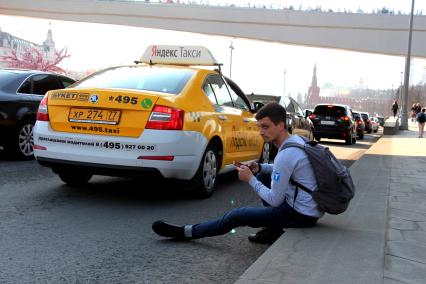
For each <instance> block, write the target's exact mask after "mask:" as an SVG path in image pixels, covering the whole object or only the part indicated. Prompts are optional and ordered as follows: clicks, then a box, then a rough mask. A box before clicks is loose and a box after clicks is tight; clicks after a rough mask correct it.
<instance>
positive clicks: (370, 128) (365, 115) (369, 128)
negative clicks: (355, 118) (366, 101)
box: [361, 112, 373, 133]
mask: <svg viewBox="0 0 426 284" xmlns="http://www.w3.org/2000/svg"><path fill="white" fill-rule="evenodd" d="M361 117H362V119H363V120H364V123H365V131H367V133H371V132H373V126H372V125H371V120H370V114H369V113H368V112H361Z"/></svg>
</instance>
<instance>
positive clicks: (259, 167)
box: [152, 103, 324, 244]
mask: <svg viewBox="0 0 426 284" xmlns="http://www.w3.org/2000/svg"><path fill="white" fill-rule="evenodd" d="M256 120H257V124H258V126H259V131H260V135H261V136H262V137H263V138H264V140H265V141H267V142H272V143H273V144H274V145H275V146H276V147H277V148H278V149H280V148H281V147H282V146H283V145H284V144H285V143H289V142H295V143H299V144H302V145H303V144H304V143H305V141H304V140H303V139H302V138H301V137H299V136H295V135H291V134H290V133H289V132H288V131H287V126H286V124H285V121H286V111H285V109H284V108H283V107H282V106H281V105H279V104H277V103H270V104H267V105H265V106H264V107H262V108H261V109H260V110H259V111H258V113H257V114H256ZM237 170H238V176H239V179H240V180H241V181H244V182H247V183H248V184H250V186H251V187H252V188H253V190H254V191H255V192H256V193H257V194H258V195H259V197H260V198H261V199H262V201H263V202H264V205H266V206H263V207H242V208H236V209H233V210H231V211H229V212H228V213H226V214H225V215H223V216H222V217H219V218H217V219H214V220H211V221H206V222H201V223H198V224H194V225H185V226H176V225H172V224H169V223H166V222H165V221H163V220H160V221H156V222H154V223H153V224H152V229H153V231H154V232H155V233H157V234H158V235H160V236H163V237H172V238H180V239H188V240H189V239H199V238H204V237H212V236H217V235H223V234H226V233H228V232H230V231H231V230H232V229H234V228H237V227H241V226H249V227H252V228H263V229H262V230H260V231H259V232H257V233H256V234H255V235H251V236H249V240H250V241H253V242H258V243H269V244H270V243H273V242H274V241H275V240H276V239H277V238H278V237H279V236H280V235H281V234H282V233H283V228H290V227H291V228H302V227H310V226H313V225H315V224H316V222H317V220H318V219H319V218H321V217H322V216H323V214H324V213H323V212H322V211H321V210H320V209H319V208H318V204H317V203H316V202H315V201H314V200H313V199H312V196H311V195H310V194H309V193H306V192H305V191H303V190H299V191H298V194H297V195H296V187H295V186H294V185H292V184H291V183H290V177H291V178H293V179H294V180H295V181H297V182H298V183H300V184H302V185H304V186H306V187H307V188H309V189H311V190H313V191H315V190H316V189H317V182H316V179H315V175H314V172H313V169H312V166H311V164H310V162H309V160H308V157H307V155H306V153H305V152H304V151H303V150H302V149H298V148H295V147H289V148H286V149H284V150H282V151H278V154H277V156H276V157H275V161H274V164H273V165H272V164H258V163H256V162H251V163H250V164H248V165H240V166H239V167H237ZM256 174H257V176H258V178H257V177H256V176H255V175H256ZM265 175H267V176H268V177H270V178H268V180H265ZM261 176H263V177H261ZM259 179H261V180H264V183H265V184H264V183H262V182H261V181H259ZM269 181H270V184H268V183H269ZM295 195H296V196H295Z"/></svg>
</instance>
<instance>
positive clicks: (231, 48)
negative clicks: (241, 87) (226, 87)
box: [229, 41, 234, 78]
mask: <svg viewBox="0 0 426 284" xmlns="http://www.w3.org/2000/svg"><path fill="white" fill-rule="evenodd" d="M229 49H230V50H231V58H230V60H229V78H232V51H233V50H234V46H233V45H232V41H231V45H230V46H229Z"/></svg>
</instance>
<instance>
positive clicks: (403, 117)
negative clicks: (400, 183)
mask: <svg viewBox="0 0 426 284" xmlns="http://www.w3.org/2000/svg"><path fill="white" fill-rule="evenodd" d="M413 12H414V0H412V1H411V15H410V31H409V33H408V52H407V58H406V60H405V74H404V92H403V98H404V100H403V104H402V108H401V110H402V111H401V127H400V128H399V129H401V130H408V113H407V105H408V84H409V80H410V58H411V38H412V34H413Z"/></svg>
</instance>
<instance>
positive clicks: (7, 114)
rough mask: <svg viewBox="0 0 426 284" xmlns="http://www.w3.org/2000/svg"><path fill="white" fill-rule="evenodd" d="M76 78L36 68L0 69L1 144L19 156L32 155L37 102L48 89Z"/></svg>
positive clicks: (56, 87) (21, 157)
mask: <svg viewBox="0 0 426 284" xmlns="http://www.w3.org/2000/svg"><path fill="white" fill-rule="evenodd" d="M74 82H75V80H73V79H71V78H68V77H65V76H62V75H58V74H54V73H49V72H43V71H37V70H19V69H0V132H1V135H0V145H2V146H3V147H4V148H5V151H6V153H7V154H10V155H11V156H13V157H14V158H18V159H23V160H26V159H32V158H33V147H32V146H33V139H32V129H33V126H34V123H35V121H36V114H37V110H38V105H39V103H40V101H41V100H42V99H43V96H44V94H45V93H46V92H47V91H49V90H54V89H63V88H65V87H67V86H69V85H71V84H72V83H74Z"/></svg>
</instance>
